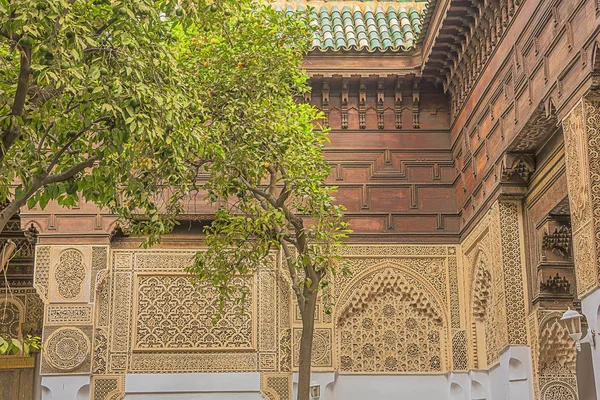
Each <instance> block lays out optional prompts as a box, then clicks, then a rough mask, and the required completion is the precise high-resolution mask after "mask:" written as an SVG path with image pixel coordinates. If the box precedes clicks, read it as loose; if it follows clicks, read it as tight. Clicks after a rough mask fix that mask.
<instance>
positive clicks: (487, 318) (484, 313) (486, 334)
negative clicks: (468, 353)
mask: <svg viewBox="0 0 600 400" xmlns="http://www.w3.org/2000/svg"><path fill="white" fill-rule="evenodd" d="M492 282H493V280H492V271H491V264H490V257H489V256H488V254H487V252H486V251H485V250H484V249H483V248H482V247H479V248H478V250H477V255H476V256H475V261H474V264H473V266H472V277H471V287H472V290H471V293H470V301H469V304H470V306H471V343H472V348H473V349H472V350H473V352H472V354H473V357H474V360H473V365H474V366H475V368H476V369H484V368H486V367H487V366H488V364H489V362H488V361H489V360H490V359H491V358H492V357H493V354H492V353H490V352H493V350H492V349H491V348H490V347H492V346H490V344H491V343H490V339H491V338H493V337H495V335H493V334H492V332H491V330H492V329H494V327H493V324H492V322H493V321H491V319H492V318H493V313H491V312H490V308H491V304H492Z"/></svg>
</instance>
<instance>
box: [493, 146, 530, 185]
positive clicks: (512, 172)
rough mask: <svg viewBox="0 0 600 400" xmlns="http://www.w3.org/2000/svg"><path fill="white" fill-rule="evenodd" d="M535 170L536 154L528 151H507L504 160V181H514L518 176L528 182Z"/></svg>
mask: <svg viewBox="0 0 600 400" xmlns="http://www.w3.org/2000/svg"><path fill="white" fill-rule="evenodd" d="M534 171H535V156H534V155H533V154H526V153H506V154H504V159H503V160H502V179H501V181H502V182H509V181H513V182H514V179H515V178H516V179H517V180H518V179H520V180H521V181H522V182H525V183H528V182H529V178H530V177H531V174H533V172H534Z"/></svg>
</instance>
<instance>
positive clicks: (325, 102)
mask: <svg viewBox="0 0 600 400" xmlns="http://www.w3.org/2000/svg"><path fill="white" fill-rule="evenodd" d="M321 92H322V93H321V96H322V100H321V110H322V111H323V114H325V120H324V121H323V125H325V127H329V80H325V81H324V82H323V90H322V91H321Z"/></svg>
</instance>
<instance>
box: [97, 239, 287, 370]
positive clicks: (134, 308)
mask: <svg viewBox="0 0 600 400" xmlns="http://www.w3.org/2000/svg"><path fill="white" fill-rule="evenodd" d="M194 254H195V251H193V250H116V249H115V250H113V251H112V257H111V258H112V267H111V271H110V273H109V274H108V276H107V277H106V278H105V279H104V281H103V283H102V284H100V285H99V290H98V293H97V296H98V304H97V306H96V307H97V311H96V312H97V320H98V323H97V325H96V327H95V329H96V338H97V340H96V343H95V347H96V349H95V352H98V353H99V354H98V355H95V361H94V370H95V371H97V373H105V374H109V375H110V374H123V373H127V372H130V373H164V372H235V371H272V372H274V373H275V372H278V371H280V367H281V366H282V363H281V362H280V361H281V360H282V359H284V358H286V359H289V355H286V354H285V351H282V350H281V349H280V346H279V345H278V342H279V340H280V338H281V335H280V334H279V331H280V330H286V329H287V330H288V331H289V328H290V327H289V316H288V320H287V321H288V322H287V324H286V323H281V322H282V321H281V320H280V318H279V315H278V314H279V313H281V312H287V311H286V308H285V307H277V304H276V301H277V294H278V284H280V283H281V282H285V281H284V280H281V279H278V278H277V274H278V273H279V272H278V268H276V266H277V263H278V258H277V257H275V256H272V257H270V258H269V260H268V262H266V263H265V265H262V266H261V267H260V268H259V270H258V271H257V273H256V274H254V276H252V277H237V278H236V284H238V286H240V287H245V288H246V289H247V290H248V296H247V299H248V301H247V302H246V303H245V304H244V305H237V304H234V303H233V302H232V304H229V305H228V306H227V307H226V310H225V311H224V313H223V315H222V318H221V319H220V320H219V321H218V323H217V324H214V323H213V318H214V316H215V315H216V311H217V309H216V308H214V307H215V306H216V307H218V304H216V303H215V301H216V300H217V294H216V292H214V290H213V289H212V288H211V287H210V286H208V285H207V286H206V287H204V288H199V287H198V286H196V285H195V284H194V283H193V282H192V281H191V280H190V279H189V277H188V276H187V275H185V272H184V268H185V266H186V265H188V264H189V263H190V262H191V260H192V258H193V256H194ZM238 281H239V282H238ZM288 314H289V312H288Z"/></svg>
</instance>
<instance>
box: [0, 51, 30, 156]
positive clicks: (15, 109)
mask: <svg viewBox="0 0 600 400" xmlns="http://www.w3.org/2000/svg"><path fill="white" fill-rule="evenodd" d="M20 48H21V64H20V66H19V78H18V81H17V91H16V92H15V98H14V102H13V106H12V110H11V115H14V116H18V117H23V112H24V111H25V100H26V99H27V91H28V89H29V74H30V73H31V69H30V67H31V47H21V46H20ZM19 136H21V129H20V128H19V127H18V126H13V122H12V121H11V123H10V125H9V127H8V128H7V129H6V130H5V131H4V132H3V133H2V146H0V164H1V163H2V160H4V155H5V154H6V152H8V150H9V149H10V148H11V146H12V145H13V144H14V143H15V141H16V140H17V139H18V138H19Z"/></svg>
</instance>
